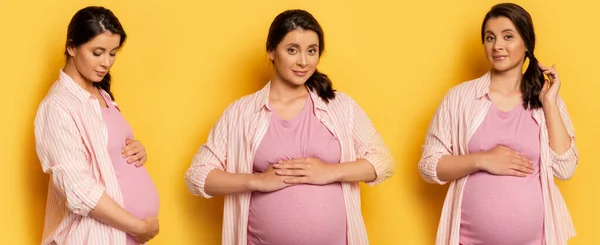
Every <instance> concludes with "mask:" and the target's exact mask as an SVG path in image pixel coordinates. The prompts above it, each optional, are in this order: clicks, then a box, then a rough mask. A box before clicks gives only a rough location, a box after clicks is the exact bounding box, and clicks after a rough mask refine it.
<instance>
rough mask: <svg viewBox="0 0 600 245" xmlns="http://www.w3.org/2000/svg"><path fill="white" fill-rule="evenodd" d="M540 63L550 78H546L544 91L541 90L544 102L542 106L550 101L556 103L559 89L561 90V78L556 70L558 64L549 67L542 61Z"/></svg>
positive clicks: (541, 97) (541, 99) (541, 98)
mask: <svg viewBox="0 0 600 245" xmlns="http://www.w3.org/2000/svg"><path fill="white" fill-rule="evenodd" d="M538 65H539V67H540V69H542V71H543V72H544V74H546V76H548V78H549V79H550V80H548V79H544V85H543V86H542V91H540V101H541V102H542V106H545V105H546V104H548V103H550V104H554V105H556V102H557V100H558V91H559V90H560V78H559V77H558V73H557V72H556V66H555V65H552V67H547V66H544V65H542V64H541V63H538Z"/></svg>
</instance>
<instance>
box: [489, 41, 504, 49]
mask: <svg viewBox="0 0 600 245" xmlns="http://www.w3.org/2000/svg"><path fill="white" fill-rule="evenodd" d="M492 48H493V49H494V51H500V50H504V46H503V45H502V41H501V40H495V41H494V46H492Z"/></svg>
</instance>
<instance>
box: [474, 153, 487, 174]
mask: <svg viewBox="0 0 600 245" xmlns="http://www.w3.org/2000/svg"><path fill="white" fill-rule="evenodd" d="M485 158H486V154H485V153H483V152H478V153H475V154H473V167H474V168H475V169H476V170H477V171H481V170H485Z"/></svg>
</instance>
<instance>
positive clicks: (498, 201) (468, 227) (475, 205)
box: [460, 172, 544, 245]
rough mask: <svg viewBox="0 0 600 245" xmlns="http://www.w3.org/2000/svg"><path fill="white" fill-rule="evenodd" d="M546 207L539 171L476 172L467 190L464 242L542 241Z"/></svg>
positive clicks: (528, 243)
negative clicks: (523, 173) (522, 174)
mask: <svg viewBox="0 0 600 245" xmlns="http://www.w3.org/2000/svg"><path fill="white" fill-rule="evenodd" d="M543 207H544V205H543V199H542V188H541V181H540V177H539V174H533V175H531V176H529V177H526V178H521V177H512V176H497V175H492V174H489V173H486V172H477V173H475V174H472V175H470V176H469V178H468V179H467V183H466V185H465V190H464V192H463V203H462V208H461V210H462V213H461V229H460V235H461V236H460V237H461V243H463V244H499V245H502V244H522V245H541V240H542V236H543V226H544V210H543Z"/></svg>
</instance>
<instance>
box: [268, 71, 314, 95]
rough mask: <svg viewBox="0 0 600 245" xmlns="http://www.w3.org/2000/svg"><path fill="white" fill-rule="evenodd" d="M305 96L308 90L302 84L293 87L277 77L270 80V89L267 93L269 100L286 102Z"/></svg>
mask: <svg viewBox="0 0 600 245" xmlns="http://www.w3.org/2000/svg"><path fill="white" fill-rule="evenodd" d="M307 94H308V89H307V88H306V86H305V85H304V84H301V85H295V84H292V83H290V82H287V81H284V80H283V79H281V78H280V77H279V76H277V75H276V76H275V77H274V78H273V79H272V80H271V88H270V91H269V98H270V99H274V100H284V101H287V100H292V99H295V98H298V97H302V96H306V95H307Z"/></svg>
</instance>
